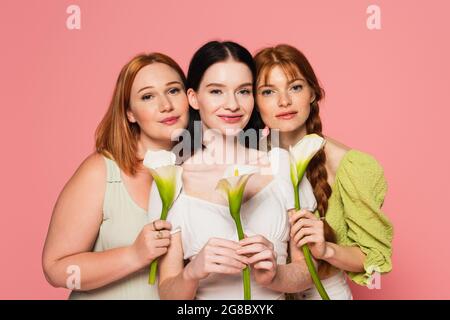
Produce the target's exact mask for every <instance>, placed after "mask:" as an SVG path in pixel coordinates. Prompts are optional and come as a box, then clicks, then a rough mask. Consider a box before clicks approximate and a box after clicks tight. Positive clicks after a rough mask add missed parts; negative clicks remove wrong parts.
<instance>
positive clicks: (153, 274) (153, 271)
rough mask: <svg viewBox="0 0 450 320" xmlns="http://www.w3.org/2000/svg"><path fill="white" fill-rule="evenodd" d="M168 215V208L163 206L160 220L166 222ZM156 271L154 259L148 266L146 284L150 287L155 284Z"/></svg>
mask: <svg viewBox="0 0 450 320" xmlns="http://www.w3.org/2000/svg"><path fill="white" fill-rule="evenodd" d="M168 213H169V208H168V207H167V206H165V205H163V207H162V210H161V217H160V220H166V219H167V214H168ZM157 271H158V259H155V260H153V261H152V263H151V264H150V273H149V275H148V283H149V284H151V285H154V284H155V281H156V273H157Z"/></svg>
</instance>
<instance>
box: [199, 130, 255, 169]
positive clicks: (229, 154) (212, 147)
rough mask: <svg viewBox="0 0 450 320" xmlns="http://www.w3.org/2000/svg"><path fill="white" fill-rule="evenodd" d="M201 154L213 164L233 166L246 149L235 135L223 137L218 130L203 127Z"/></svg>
mask: <svg viewBox="0 0 450 320" xmlns="http://www.w3.org/2000/svg"><path fill="white" fill-rule="evenodd" d="M203 145H204V146H205V149H204V151H203V154H204V156H205V157H207V158H208V160H210V161H212V162H213V163H214V164H235V163H236V162H239V159H241V157H242V156H243V155H244V154H245V152H246V150H247V149H246V148H245V146H243V145H241V144H240V143H239V141H238V136H237V135H229V136H227V135H224V134H223V133H221V132H220V131H218V130H211V129H208V128H206V127H203Z"/></svg>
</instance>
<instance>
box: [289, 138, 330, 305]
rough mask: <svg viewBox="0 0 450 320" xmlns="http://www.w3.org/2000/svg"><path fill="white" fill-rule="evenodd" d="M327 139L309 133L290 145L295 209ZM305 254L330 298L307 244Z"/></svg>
mask: <svg viewBox="0 0 450 320" xmlns="http://www.w3.org/2000/svg"><path fill="white" fill-rule="evenodd" d="M325 142H326V141H325V139H324V138H322V137H321V136H319V135H317V134H308V135H306V136H304V137H303V139H301V140H300V141H299V142H297V144H296V145H295V146H293V147H289V155H290V167H291V181H292V185H293V187H294V195H295V209H296V210H300V194H299V190H298V188H299V184H300V181H302V179H303V176H304V175H305V172H306V169H307V168H308V165H309V162H310V161H311V159H312V158H313V157H314V156H315V155H316V154H317V152H319V150H321V149H322V148H323V146H324V145H325ZM301 249H302V251H303V255H304V256H305V261H306V265H307V266H308V270H309V273H310V275H311V278H312V279H313V282H314V285H315V286H316V288H317V291H318V292H319V294H320V296H321V297H322V299H323V300H330V297H329V296H328V294H327V292H326V291H325V288H324V287H323V284H322V282H321V281H320V278H319V275H318V273H317V270H316V268H315V266H314V263H313V261H312V256H311V251H310V250H309V247H308V245H307V244H305V245H303V246H302V248H301Z"/></svg>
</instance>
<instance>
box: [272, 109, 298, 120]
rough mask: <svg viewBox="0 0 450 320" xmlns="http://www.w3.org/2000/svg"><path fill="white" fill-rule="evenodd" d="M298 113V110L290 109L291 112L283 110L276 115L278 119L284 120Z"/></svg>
mask: <svg viewBox="0 0 450 320" xmlns="http://www.w3.org/2000/svg"><path fill="white" fill-rule="evenodd" d="M296 114H297V111H290V112H283V113H279V114H277V115H276V117H277V118H278V119H282V120H290V119H292V118H294V117H295V115H296Z"/></svg>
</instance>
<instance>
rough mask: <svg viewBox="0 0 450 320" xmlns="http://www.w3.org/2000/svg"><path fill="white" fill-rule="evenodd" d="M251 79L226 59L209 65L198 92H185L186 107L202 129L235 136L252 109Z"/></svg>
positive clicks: (247, 72)
mask: <svg viewBox="0 0 450 320" xmlns="http://www.w3.org/2000/svg"><path fill="white" fill-rule="evenodd" d="M252 82H253V76H252V73H251V71H250V69H249V68H248V67H247V65H245V64H244V63H241V62H236V61H234V60H233V59H229V60H227V61H224V62H218V63H215V64H213V65H211V66H210V67H209V68H208V69H207V70H206V72H205V73H204V75H203V77H202V80H201V82H200V85H199V88H198V89H197V90H196V91H194V90H193V89H189V90H188V97H189V103H190V105H191V106H192V108H194V109H196V110H198V111H199V113H200V117H201V119H202V123H203V125H204V127H205V129H216V130H219V131H220V132H221V133H222V134H223V135H236V134H237V133H238V132H239V131H241V130H242V129H243V128H244V127H245V126H246V125H247V123H248V121H249V120H250V116H251V114H252V111H253V107H254V98H253V92H252V91H253V90H252Z"/></svg>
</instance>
